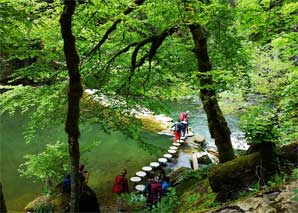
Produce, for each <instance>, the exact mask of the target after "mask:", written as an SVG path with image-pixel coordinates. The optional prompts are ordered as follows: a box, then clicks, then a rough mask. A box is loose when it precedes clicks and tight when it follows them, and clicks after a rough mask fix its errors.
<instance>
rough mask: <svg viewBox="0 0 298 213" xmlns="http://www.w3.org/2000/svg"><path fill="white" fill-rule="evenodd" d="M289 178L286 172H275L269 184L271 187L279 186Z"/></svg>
mask: <svg viewBox="0 0 298 213" xmlns="http://www.w3.org/2000/svg"><path fill="white" fill-rule="evenodd" d="M286 180H287V177H286V175H285V174H275V175H274V176H273V177H272V179H271V180H270V181H268V185H269V186H270V187H272V186H279V185H281V184H284V183H285V182H286Z"/></svg>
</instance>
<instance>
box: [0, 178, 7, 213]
mask: <svg viewBox="0 0 298 213" xmlns="http://www.w3.org/2000/svg"><path fill="white" fill-rule="evenodd" d="M0 212H7V209H6V205H5V200H4V196H3V192H2V183H1V182H0Z"/></svg>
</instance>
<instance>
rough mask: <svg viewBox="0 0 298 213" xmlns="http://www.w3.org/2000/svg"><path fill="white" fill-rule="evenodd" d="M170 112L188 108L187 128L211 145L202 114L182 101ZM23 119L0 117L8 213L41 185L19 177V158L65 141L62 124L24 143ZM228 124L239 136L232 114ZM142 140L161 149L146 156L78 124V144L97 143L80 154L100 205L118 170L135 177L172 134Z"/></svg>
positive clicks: (115, 136)
mask: <svg viewBox="0 0 298 213" xmlns="http://www.w3.org/2000/svg"><path fill="white" fill-rule="evenodd" d="M171 108H172V110H171V113H170V116H172V117H173V118H175V117H177V116H178V114H179V112H181V111H186V110H190V112H191V115H192V117H191V122H192V124H191V126H192V127H193V129H194V131H195V132H196V133H198V134H201V135H205V136H206V138H207V142H208V144H211V145H212V140H211V139H210V136H209V133H208V129H207V121H206V116H205V115H204V113H203V112H202V111H200V110H199V109H198V107H197V106H196V105H194V104H188V105H187V109H185V105H184V104H179V105H174V107H173V105H172V107H171ZM26 120H27V118H26V117H25V116H22V115H14V116H12V117H10V116H8V115H6V114H5V115H3V116H2V117H1V126H0V141H1V142H0V143H1V147H0V148H1V152H0V165H1V174H0V181H1V182H2V184H3V191H4V197H5V200H6V205H7V207H8V209H9V211H10V212H19V211H22V210H23V209H24V207H25V206H26V204H27V203H28V202H29V201H31V200H32V199H33V198H34V197H36V196H37V195H40V194H41V191H42V184H41V183H33V182H32V180H28V179H26V178H24V177H21V176H20V174H19V172H18V166H19V164H20V163H22V162H23V156H24V155H26V154H33V153H38V152H40V151H43V150H44V149H45V146H46V144H47V143H53V142H55V141H57V140H60V141H65V143H66V142H67V138H66V134H65V133H64V130H63V125H61V126H59V127H51V128H48V129H46V130H42V131H39V132H38V134H37V135H36V138H35V140H34V141H33V142H32V143H30V144H26V143H25V140H24V138H23V133H22V132H23V125H24V124H25V123H26ZM228 121H229V125H230V127H231V128H232V134H233V132H234V133H236V134H238V133H239V132H240V131H239V128H238V118H237V116H228ZM143 138H144V139H145V141H146V142H147V143H149V144H154V145H158V146H159V147H160V151H157V152H156V153H155V154H154V155H150V154H149V153H148V152H147V151H145V150H143V149H141V148H140V147H139V146H138V145H137V143H136V142H135V141H133V140H131V139H127V138H126V137H125V136H124V135H123V134H121V133H120V132H113V133H112V134H107V133H104V132H102V131H99V130H98V126H96V125H88V126H86V125H81V138H80V143H81V145H83V144H86V143H89V142H93V141H100V142H101V143H100V144H99V145H98V146H96V147H95V148H94V149H93V150H92V151H91V152H88V153H86V154H85V155H84V156H83V160H84V164H85V165H86V168H87V170H88V171H89V172H90V179H89V186H90V187H91V188H92V189H93V190H94V191H95V192H96V194H97V196H98V198H99V200H100V204H103V205H106V204H108V203H109V201H110V200H111V196H112V193H111V190H112V185H113V182H114V177H115V176H116V175H117V174H119V172H120V171H121V169H122V168H126V169H127V170H128V177H131V176H134V174H135V172H137V171H139V170H140V169H141V168H142V167H143V166H145V165H148V164H149V163H150V162H151V161H156V160H157V158H159V157H161V156H162V154H164V153H166V150H167V149H168V146H169V145H170V144H171V141H172V140H171V138H169V137H167V136H160V135H157V134H153V133H148V132H144V133H143Z"/></svg>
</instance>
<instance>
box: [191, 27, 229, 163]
mask: <svg viewBox="0 0 298 213" xmlns="http://www.w3.org/2000/svg"><path fill="white" fill-rule="evenodd" d="M189 29H190V31H191V34H192V37H193V40H194V44H195V48H194V53H195V55H196V57H197V60H198V67H199V80H200V85H201V89H200V98H201V100H202V103H203V106H204V110H205V112H206V114H207V118H208V128H209V132H210V135H211V137H212V138H214V139H215V144H216V146H217V149H218V153H219V161H220V162H221V163H224V162H226V161H229V160H232V159H233V158H234V150H233V147H232V143H231V138H230V135H231V132H230V129H229V127H228V124H227V122H226V120H225V118H224V116H223V114H222V111H221V110H220V108H219V105H218V102H217V97H216V92H215V89H214V88H213V80H212V75H211V69H212V68H211V62H210V60H209V56H208V52H207V39H206V37H205V35H204V32H203V29H202V27H201V26H200V25H199V24H190V25H189Z"/></svg>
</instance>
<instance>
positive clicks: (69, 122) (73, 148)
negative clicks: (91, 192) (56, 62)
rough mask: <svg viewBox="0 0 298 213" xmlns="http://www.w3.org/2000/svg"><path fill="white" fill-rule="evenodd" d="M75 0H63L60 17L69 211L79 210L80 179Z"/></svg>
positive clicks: (81, 88)
mask: <svg viewBox="0 0 298 213" xmlns="http://www.w3.org/2000/svg"><path fill="white" fill-rule="evenodd" d="M75 5H76V1H75V0H72V1H70V0H65V1H64V9H63V13H62V15H61V18H60V24H61V34H62V38H63V40H64V55H65V59H66V65H67V70H68V74H69V92H68V112H67V118H66V123H65V131H66V132H67V134H68V144H69V155H70V163H71V194H70V200H71V201H70V211H71V212H79V198H80V181H79V163H80V149H79V141H78V139H79V136H80V131H79V116H80V108H79V104H80V99H81V97H82V94H83V87H82V84H81V78H80V72H79V62H80V59H79V56H78V53H77V50H76V46H75V37H74V36H73V35H72V30H71V23H72V15H73V13H74V10H75Z"/></svg>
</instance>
